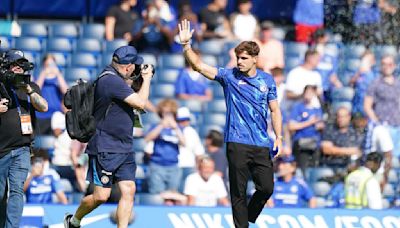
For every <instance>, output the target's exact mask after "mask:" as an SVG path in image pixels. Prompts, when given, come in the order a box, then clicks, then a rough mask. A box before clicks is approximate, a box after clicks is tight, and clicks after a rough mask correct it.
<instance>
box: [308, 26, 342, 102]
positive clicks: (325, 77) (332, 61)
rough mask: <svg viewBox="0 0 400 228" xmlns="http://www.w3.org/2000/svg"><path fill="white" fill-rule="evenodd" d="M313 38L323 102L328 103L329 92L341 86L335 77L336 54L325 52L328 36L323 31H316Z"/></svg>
mask: <svg viewBox="0 0 400 228" xmlns="http://www.w3.org/2000/svg"><path fill="white" fill-rule="evenodd" d="M313 37H314V47H315V50H317V52H318V53H319V55H320V59H319V63H318V65H317V68H316V71H317V72H318V73H319V74H320V75H321V79H322V88H323V91H324V100H326V101H330V91H331V90H332V89H333V88H341V87H342V86H343V85H342V82H340V80H339V78H338V76H337V70H338V67H339V66H338V64H339V58H338V54H335V53H329V52H328V51H327V50H326V47H325V46H326V44H327V43H328V41H329V35H328V32H327V31H326V30H325V29H318V30H317V31H315V33H314V34H313Z"/></svg>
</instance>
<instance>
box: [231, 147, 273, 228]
mask: <svg viewBox="0 0 400 228" xmlns="http://www.w3.org/2000/svg"><path fill="white" fill-rule="evenodd" d="M226 150H227V151H226V152H227V153H226V154H227V158H228V164H229V184H230V194H231V203H232V213H233V221H234V223H235V227H236V228H245V227H249V223H248V222H252V223H254V222H255V221H256V219H257V217H258V215H259V214H260V213H261V211H262V209H263V208H264V205H265V203H266V202H267V200H268V199H269V197H271V195H272V192H273V189H274V179H273V167H272V161H271V158H270V155H269V149H268V148H266V147H265V148H264V147H257V146H252V145H245V144H240V143H227V147H226ZM250 175H251V177H252V178H253V181H254V184H255V187H256V192H255V193H254V194H253V196H252V197H251V199H250V202H249V204H247V195H246V189H247V181H248V179H249V177H250Z"/></svg>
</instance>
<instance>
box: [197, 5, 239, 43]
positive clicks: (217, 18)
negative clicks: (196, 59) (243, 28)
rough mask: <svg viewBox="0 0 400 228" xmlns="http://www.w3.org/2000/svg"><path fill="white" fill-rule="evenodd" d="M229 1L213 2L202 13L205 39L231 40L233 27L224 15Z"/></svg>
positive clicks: (201, 18) (201, 19)
mask: <svg viewBox="0 0 400 228" xmlns="http://www.w3.org/2000/svg"><path fill="white" fill-rule="evenodd" d="M226 4H227V0H213V1H212V2H211V3H210V4H208V5H207V6H206V7H205V8H203V9H202V10H201V11H200V21H201V28H202V31H203V38H204V39H230V38H232V32H231V27H230V25H229V21H228V19H227V17H226V15H225V13H224V10H225V8H226Z"/></svg>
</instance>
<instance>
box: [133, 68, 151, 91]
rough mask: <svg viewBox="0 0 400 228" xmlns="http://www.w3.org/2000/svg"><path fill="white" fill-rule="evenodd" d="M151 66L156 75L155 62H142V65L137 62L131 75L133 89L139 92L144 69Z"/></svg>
mask: <svg viewBox="0 0 400 228" xmlns="http://www.w3.org/2000/svg"><path fill="white" fill-rule="evenodd" d="M149 67H151V69H152V73H153V75H154V73H155V70H154V66H153V64H141V65H138V64H135V70H134V71H133V73H132V75H131V77H130V78H131V79H132V80H133V83H132V89H133V91H135V92H137V91H139V90H140V88H141V87H142V84H143V78H142V70H144V69H147V68H149Z"/></svg>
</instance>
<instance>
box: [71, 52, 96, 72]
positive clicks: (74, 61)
mask: <svg viewBox="0 0 400 228" xmlns="http://www.w3.org/2000/svg"><path fill="white" fill-rule="evenodd" d="M98 65H99V64H98V60H97V58H96V56H95V55H92V54H90V53H75V54H73V55H72V56H71V66H72V67H86V68H91V69H93V68H97V66H98Z"/></svg>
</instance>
